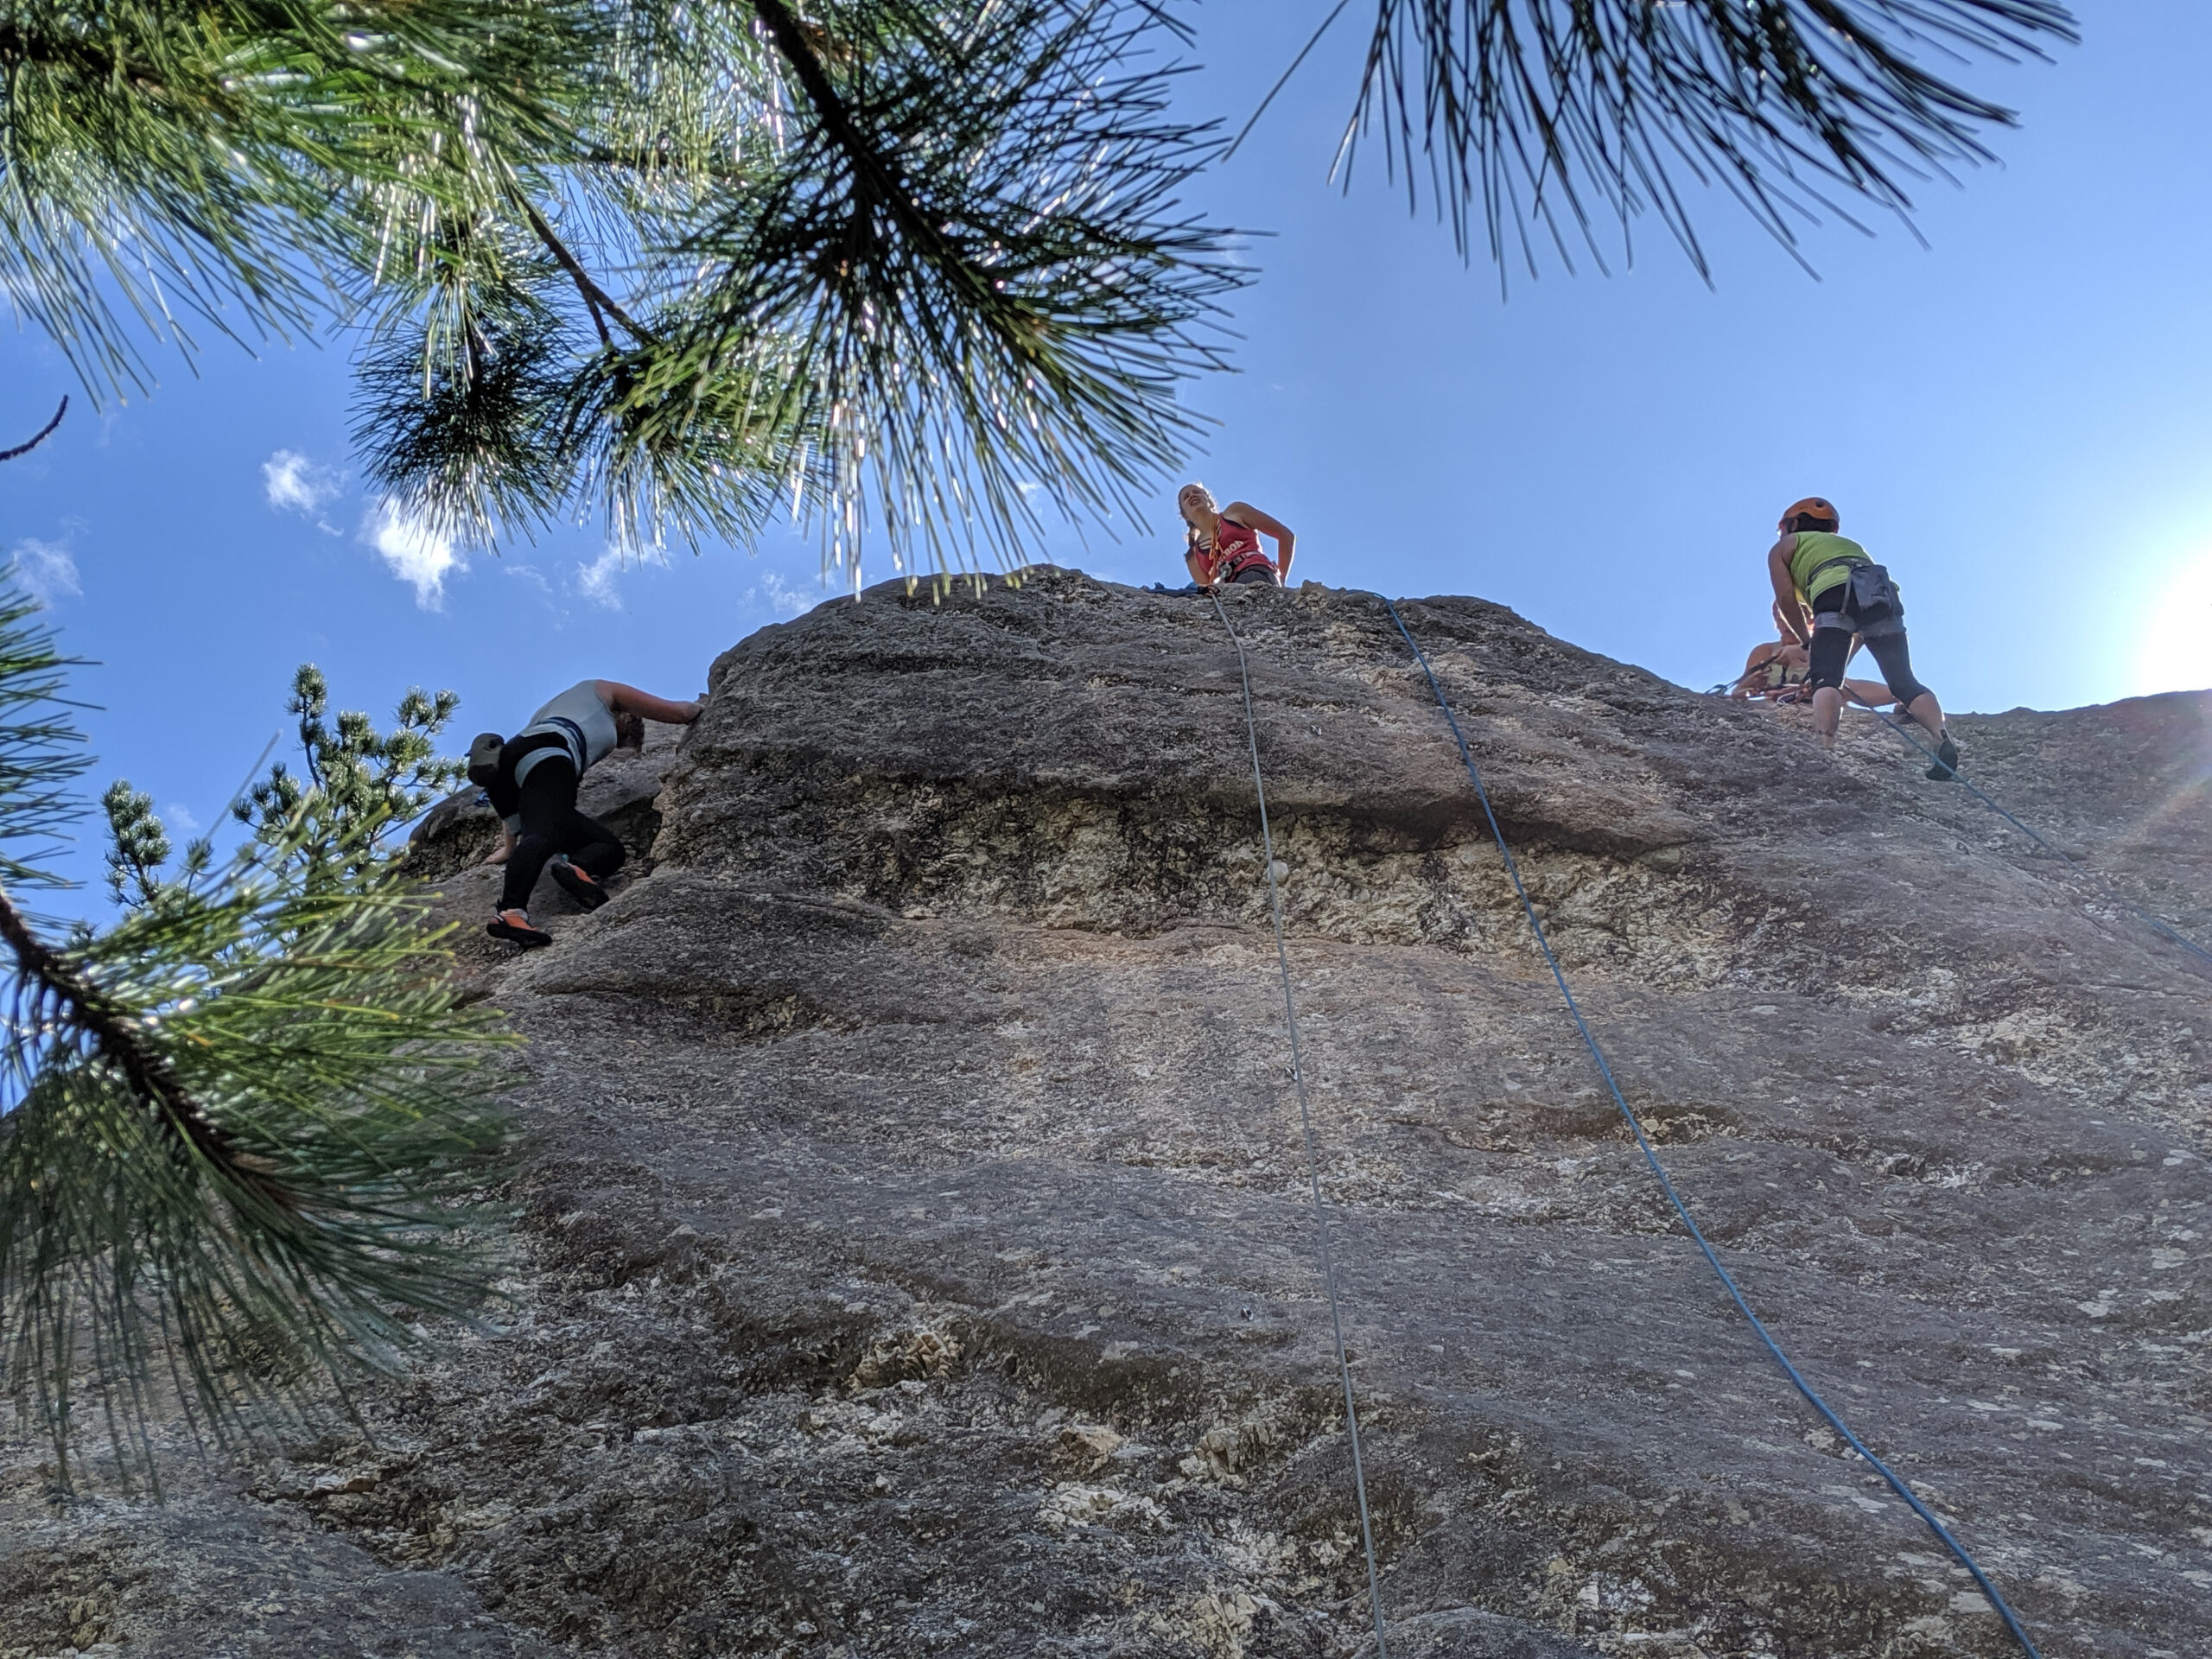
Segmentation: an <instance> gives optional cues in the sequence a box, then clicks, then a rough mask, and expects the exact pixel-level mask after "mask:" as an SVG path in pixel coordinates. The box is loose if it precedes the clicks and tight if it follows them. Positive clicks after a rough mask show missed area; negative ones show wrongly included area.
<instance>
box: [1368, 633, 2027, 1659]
mask: <svg viewBox="0 0 2212 1659" xmlns="http://www.w3.org/2000/svg"><path fill="white" fill-rule="evenodd" d="M1377 597H1378V598H1380V597H1382V596H1381V595H1379V594H1378V595H1377ZM1383 604H1384V605H1385V606H1386V607H1389V612H1390V620H1392V621H1393V622H1395V623H1396V624H1397V625H1398V632H1400V633H1401V634H1402V635H1404V637H1405V641H1406V644H1407V645H1408V646H1410V647H1411V648H1412V651H1413V653H1414V660H1415V661H1416V662H1418V663H1419V664H1421V672H1422V673H1423V674H1424V675H1426V676H1427V677H1428V689H1429V690H1431V691H1432V692H1433V693H1435V696H1436V706H1437V707H1438V708H1440V709H1442V710H1443V711H1444V718H1445V721H1446V723H1447V724H1448V725H1450V727H1451V728H1452V741H1453V742H1454V743H1456V744H1458V745H1459V759H1460V760H1461V761H1462V762H1464V763H1465V766H1466V768H1467V778H1468V780H1469V781H1470V782H1471V783H1472V784H1473V785H1474V786H1475V796H1476V798H1477V799H1478V800H1479V801H1481V803H1482V807H1483V816H1484V817H1485V818H1487V819H1488V820H1489V821H1490V832H1491V836H1493V837H1494V838H1495V839H1496V840H1497V850H1498V852H1499V853H1500V854H1502V855H1503V857H1504V860H1505V873H1506V874H1508V875H1509V876H1510V877H1511V878H1512V879H1513V891H1514V893H1515V894H1516V896H1517V897H1518V898H1519V899H1520V900H1521V913H1522V915H1524V916H1526V917H1527V918H1529V931H1531V932H1533V933H1534V934H1535V936H1536V947H1537V949H1538V950H1541V951H1542V952H1543V956H1544V962H1545V963H1546V965H1547V966H1548V967H1549V968H1550V969H1551V970H1552V980H1553V982H1554V984H1556V985H1557V986H1558V987H1559V994H1560V997H1561V998H1563V999H1564V1000H1565V1001H1566V1003H1567V1013H1568V1014H1571V1015H1572V1016H1573V1020H1574V1028H1575V1029H1576V1030H1577V1031H1579V1032H1580V1033H1582V1042H1583V1046H1585V1047H1586V1048H1587V1049H1588V1050H1589V1051H1590V1058H1592V1060H1594V1061H1595V1062H1596V1063H1597V1066H1598V1075H1599V1077H1603V1078H1604V1079H1605V1087H1606V1088H1607V1089H1609V1090H1611V1091H1612V1096H1613V1104H1614V1105H1616V1106H1618V1107H1619V1108H1620V1113H1621V1116H1622V1118H1623V1119H1624V1120H1625V1121H1626V1122H1627V1124H1628V1127H1629V1130H1630V1133H1631V1134H1632V1135H1635V1136H1636V1144H1637V1147H1640V1148H1641V1149H1642V1150H1643V1161H1644V1162H1645V1163H1647V1164H1649V1165H1650V1166H1651V1173H1653V1174H1654V1175H1656V1176H1657V1177H1658V1178H1659V1185H1660V1186H1661V1187H1662V1189H1663V1190H1664V1191H1665V1192H1666V1194H1667V1201H1668V1202H1669V1204H1671V1205H1674V1206H1675V1214H1676V1215H1677V1216H1679V1217H1681V1222H1682V1225H1683V1226H1685V1227H1687V1228H1688V1230H1689V1235H1690V1237H1691V1238H1692V1239H1693V1240H1694V1242H1695V1243H1696V1244H1697V1247H1698V1249H1700V1251H1702V1252H1703V1253H1704V1255H1705V1259H1706V1261H1707V1262H1709V1263H1711V1264H1712V1268H1713V1272H1714V1273H1716V1274H1719V1276H1720V1282H1721V1284H1722V1285H1723V1286H1725V1287H1726V1289H1727V1292H1728V1296H1729V1300H1732V1302H1734V1303H1735V1304H1736V1309H1737V1312H1738V1313H1741V1314H1742V1315H1743V1316H1744V1318H1745V1319H1746V1320H1748V1321H1749V1322H1750V1324H1751V1329H1752V1330H1753V1331H1754V1332H1757V1333H1758V1339H1759V1340H1760V1341H1761V1342H1763V1343H1764V1344H1766V1351H1767V1352H1768V1353H1770V1354H1771V1355H1772V1356H1773V1357H1774V1361H1775V1363H1777V1365H1779V1366H1781V1367H1782V1369H1783V1372H1784V1373H1785V1374H1786V1375H1787V1376H1789V1380H1790V1382H1791V1383H1794V1384H1796V1389H1797V1392H1798V1393H1800V1394H1802V1395H1804V1396H1805V1399H1806V1402H1807V1403H1808V1404H1809V1405H1810V1406H1811V1407H1812V1408H1813V1409H1814V1410H1815V1411H1817V1412H1818V1413H1820V1414H1821V1417H1822V1418H1823V1419H1824V1420H1825V1421H1827V1425H1828V1427H1830V1428H1832V1429H1834V1431H1835V1432H1836V1433H1838V1434H1840V1436H1842V1437H1843V1440H1844V1443H1845V1444H1846V1445H1847V1446H1850V1448H1851V1449H1852V1450H1853V1452H1857V1453H1858V1454H1859V1456H1860V1457H1862V1458H1864V1459H1866V1463H1867V1466H1868V1467H1870V1468H1872V1469H1873V1470H1874V1471H1876V1472H1877V1473H1878V1474H1879V1475H1880V1476H1881V1477H1882V1478H1883V1479H1884V1480H1885V1481H1887V1482H1888V1483H1889V1485H1890V1490H1891V1491H1893V1492H1895V1493H1896V1494H1897V1496H1898V1497H1901V1498H1903V1499H1904V1502H1905V1503H1906V1504H1907V1505H1908V1506H1909V1507H1910V1509H1911V1510H1912V1512H1913V1513H1914V1514H1915V1515H1916V1516H1919V1517H1920V1518H1921V1519H1922V1520H1923V1521H1924V1522H1927V1523H1928V1529H1929V1531H1930V1532H1932V1533H1934V1534H1935V1535H1936V1537H1937V1538H1938V1539H1939V1540H1941V1541H1942V1545H1943V1547H1944V1548H1946V1549H1948V1550H1949V1551H1950V1552H1951V1554H1953V1555H1954V1556H1955V1558H1956V1559H1957V1560H1958V1562H1959V1564H1960V1565H1961V1567H1965V1568H1966V1570H1967V1572H1968V1573H1972V1574H1973V1575H1974V1582H1975V1583H1976V1584H1978V1585H1980V1586H1981V1592H1982V1594H1983V1595H1985V1596H1986V1597H1988V1598H1989V1605H1991V1606H1992V1607H1993V1608H1995V1609H1996V1610H1997V1611H1998V1613H1999V1615H2000V1616H2001V1617H2002V1618H2004V1620H2005V1628H2006V1629H2007V1630H2011V1631H2012V1634H2013V1635H2014V1636H2015V1637H2018V1640H2019V1643H2020V1645H2021V1647H2023V1648H2024V1649H2026V1650H2027V1653H2028V1656H2029V1659H2041V1656H2040V1655H2038V1654H2037V1651H2036V1644H2035V1643H2033V1642H2032V1641H2031V1640H2030V1639H2029V1637H2028V1633H2027V1630H2025V1629H2024V1627H2023V1626H2022V1625H2021V1624H2020V1621H2019V1618H2018V1616H2017V1615H2015V1614H2014V1612H2013V1611H2012V1606H2011V1605H2010V1604H2009V1603H2008V1602H2006V1601H2005V1598H2004V1597H2003V1596H2002V1595H2000V1594H1999V1593H1998V1590H1997V1586H1995V1585H1994V1584H1992V1583H1991V1582H1990V1580H1989V1575H1988V1574H1987V1573H1984V1572H1983V1571H1982V1570H1981V1564H1980V1562H1979V1561H1977V1560H1974V1557H1973V1556H1972V1555H1971V1554H1968V1553H1967V1548H1966V1546H1965V1545H1963V1544H1961V1542H1960V1541H1958V1540H1957V1539H1956V1538H1955V1537H1953V1536H1952V1535H1951V1531H1950V1529H1949V1528H1948V1527H1946V1526H1945V1525H1944V1524H1943V1523H1942V1522H1941V1521H1939V1520H1937V1519H1936V1516H1935V1514H1934V1512H1933V1511H1932V1510H1929V1507H1928V1506H1927V1505H1926V1504H1925V1503H1922V1502H1921V1501H1920V1498H1919V1497H1918V1496H1917V1495H1916V1493H1915V1492H1914V1491H1913V1490H1912V1488H1911V1487H1910V1486H1909V1485H1907V1484H1905V1481H1904V1477H1902V1476H1901V1475H1899V1474H1898V1473H1897V1471H1895V1470H1894V1469H1892V1468H1891V1467H1890V1465H1888V1464H1886V1463H1885V1462H1883V1461H1882V1460H1881V1459H1879V1458H1878V1457H1876V1456H1875V1455H1874V1454H1873V1452H1871V1451H1869V1450H1868V1449H1867V1447H1866V1442H1864V1441H1863V1440H1860V1439H1859V1436H1858V1435H1856V1434H1854V1433H1852V1431H1851V1426H1850V1425H1849V1424H1848V1423H1847V1422H1845V1421H1843V1419H1842V1418H1841V1417H1840V1416H1838V1415H1837V1414H1836V1411H1835V1408H1834V1407H1833V1406H1831V1405H1829V1404H1828V1402H1827V1401H1826V1400H1824V1399H1822V1398H1821V1395H1820V1391H1819V1390H1818V1389H1815V1388H1814V1387H1813V1385H1812V1384H1811V1383H1808V1382H1807V1381H1806V1380H1805V1376H1804V1373H1802V1371H1800V1370H1798V1369H1797V1367H1796V1365H1794V1364H1792V1363H1790V1359H1789V1355H1788V1354H1786V1353H1784V1352H1783V1351H1782V1344H1780V1343H1778V1342H1777V1341H1776V1340H1775V1339H1774V1337H1773V1335H1772V1334H1771V1333H1770V1332H1769V1331H1768V1330H1767V1328H1766V1325H1764V1323H1763V1322H1762V1321H1761V1320H1760V1319H1759V1316H1758V1314H1757V1313H1753V1312H1752V1311H1751V1303H1750V1302H1748V1301H1746V1300H1745V1298H1744V1293H1743V1291H1742V1290H1740V1289H1739V1288H1738V1287H1737V1284H1736V1281H1735V1277H1734V1275H1733V1274H1731V1273H1730V1272H1729V1271H1728V1269H1727V1268H1726V1267H1724V1266H1722V1265H1721V1261H1720V1256H1719V1253H1718V1252H1717V1251H1715V1250H1714V1249H1713V1246H1712V1244H1711V1243H1708V1242H1707V1239H1706V1236H1705V1234H1704V1232H1703V1231H1702V1230H1700V1228H1699V1226H1698V1224H1697V1222H1696V1219H1695V1218H1694V1217H1692V1216H1691V1214H1690V1211H1689V1206H1688V1205H1686V1204H1684V1203H1683V1202H1682V1195H1681V1193H1679V1192H1676V1191H1675V1183H1674V1182H1673V1180H1671V1179H1669V1177H1668V1174H1667V1167H1666V1166H1665V1165H1664V1164H1662V1163H1661V1162H1660V1161H1659V1154H1657V1153H1656V1152H1655V1151H1654V1150H1652V1146H1651V1142H1650V1141H1649V1140H1648V1139H1647V1138H1645V1135H1644V1133H1643V1124H1641V1123H1639V1122H1637V1117H1636V1114H1635V1113H1634V1112H1632V1111H1630V1109H1629V1104H1628V1101H1627V1099H1626V1097H1625V1096H1623V1095H1622V1093H1621V1086H1620V1084H1618V1083H1616V1082H1615V1081H1614V1080H1613V1069H1612V1067H1611V1065H1607V1064H1606V1062H1605V1051H1604V1050H1603V1049H1601V1048H1599V1046H1598V1039H1597V1038H1596V1037H1594V1036H1592V1034H1591V1031H1590V1025H1589V1022H1588V1021H1587V1020H1585V1019H1584V1018H1583V1017H1582V1007H1581V1005H1580V1003H1578V1002H1577V1001H1575V1000H1574V992H1573V988H1571V987H1570V986H1569V985H1568V984H1567V974H1566V972H1565V970H1564V969H1561V968H1560V965H1559V958H1558V957H1556V956H1554V954H1553V953H1552V946H1551V941H1550V939H1548V938H1546V937H1545V934H1544V925H1543V923H1542V922H1541V921H1540V920H1538V919H1537V917H1536V907H1535V905H1534V904H1532V903H1531V902H1530V901H1529V889H1528V888H1527V887H1525V886H1524V885H1523V884H1522V880H1521V867H1520V866H1519V865H1518V864H1517V863H1516V862H1515V861H1514V857H1513V849H1512V848H1511V847H1510V846H1508V845H1507V844H1506V840H1505V831H1504V830H1503V829H1501V828H1500V827H1499V825H1498V822H1497V812H1496V810H1494V809H1492V807H1491V804H1490V791H1488V790H1487V789H1485V788H1484V787H1483V775H1482V773H1481V772H1479V771H1478V770H1477V768H1476V766H1475V757H1474V755H1473V753H1471V751H1470V750H1469V749H1468V747H1467V740H1466V737H1465V734H1463V733H1462V732H1461V731H1460V729H1459V717H1458V716H1457V715H1454V714H1453V713H1452V702H1451V700H1450V699H1449V698H1448V697H1446V696H1445V695H1444V688H1443V687H1442V686H1441V685H1440V684H1439V683H1437V678H1436V671H1435V670H1434V669H1433V668H1431V667H1430V666H1429V665H1428V657H1427V653H1426V652H1423V651H1422V650H1421V642H1420V641H1418V640H1417V639H1414V636H1413V631H1412V630H1411V629H1409V628H1408V627H1407V626H1406V620H1405V618H1403V617H1402V616H1400V615H1399V614H1398V607H1397V605H1396V603H1395V601H1391V600H1389V599H1388V598H1383Z"/></svg>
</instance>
